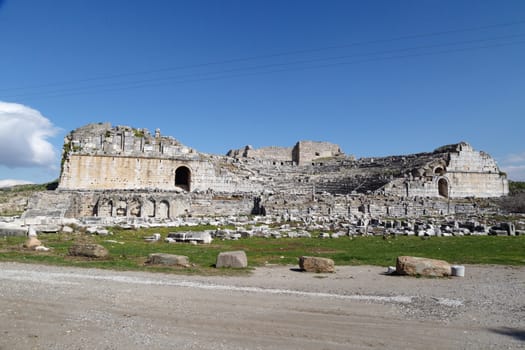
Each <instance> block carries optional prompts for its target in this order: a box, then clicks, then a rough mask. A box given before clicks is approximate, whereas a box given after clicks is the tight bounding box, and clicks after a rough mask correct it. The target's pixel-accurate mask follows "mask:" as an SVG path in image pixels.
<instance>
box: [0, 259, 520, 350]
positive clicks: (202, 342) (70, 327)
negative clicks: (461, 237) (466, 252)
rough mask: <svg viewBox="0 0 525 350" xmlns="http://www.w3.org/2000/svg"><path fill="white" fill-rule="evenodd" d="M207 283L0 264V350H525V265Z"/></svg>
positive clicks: (278, 269)
mask: <svg viewBox="0 0 525 350" xmlns="http://www.w3.org/2000/svg"><path fill="white" fill-rule="evenodd" d="M385 270H386V269H384V268H381V267H372V266H357V267H356V266H344V267H338V268H337V270H336V273H334V274H310V273H303V272H298V271H296V270H295V269H293V268H292V267H282V266H275V267H264V268H257V269H256V270H255V271H254V273H253V274H252V275H251V276H247V277H246V276H243V277H203V276H180V275H168V274H159V273H155V274H151V273H142V272H116V271H107V270H96V269H77V268H69V267H53V266H42V265H25V264H18V263H0V312H1V314H0V349H1V350H7V349H146V348H148V349H175V348H180V349H303V350H307V349H425V350H429V349H524V348H525V267H502V266H468V265H467V266H466V268H465V274H466V276H465V277H464V278H459V277H456V278H447V279H426V278H410V277H400V276H388V275H384V274H382V273H383V272H384V271H385Z"/></svg>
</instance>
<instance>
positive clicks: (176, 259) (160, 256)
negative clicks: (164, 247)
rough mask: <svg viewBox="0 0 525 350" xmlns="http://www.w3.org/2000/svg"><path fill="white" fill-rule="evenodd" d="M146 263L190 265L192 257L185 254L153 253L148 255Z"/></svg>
mask: <svg viewBox="0 0 525 350" xmlns="http://www.w3.org/2000/svg"><path fill="white" fill-rule="evenodd" d="M146 263H147V264H153V265H168V266H184V267H188V266H189V265H190V259H189V258H188V257H187V256H184V255H175V254H165V253H153V254H150V255H149V256H148V260H147V261H146Z"/></svg>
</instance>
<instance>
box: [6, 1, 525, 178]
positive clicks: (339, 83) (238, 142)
mask: <svg viewBox="0 0 525 350" xmlns="http://www.w3.org/2000/svg"><path fill="white" fill-rule="evenodd" d="M0 43H1V46H0V101H1V102H0V181H2V180H6V179H16V180H25V181H31V182H45V181H49V180H53V179H55V178H57V177H58V176H59V170H58V168H59V158H60V150H61V147H62V141H63V137H64V136H65V134H66V133H67V132H69V131H70V130H72V129H75V128H77V127H80V126H82V125H85V124H87V123H92V122H102V121H108V122H111V123H112V124H113V125H130V126H133V127H139V128H148V129H150V130H154V129H155V128H160V129H161V132H162V134H163V135H170V136H173V137H175V138H177V139H179V140H180V141H181V142H183V143H184V144H186V145H188V146H190V147H193V148H196V149H197V150H199V151H202V152H207V153H215V154H225V153H226V152H227V151H228V150H229V149H232V148H240V147H243V146H244V145H247V144H250V145H252V146H254V147H262V146H270V145H277V146H292V145H293V144H295V142H296V141H298V140H318V141H331V142H334V143H337V144H339V145H340V146H341V147H342V148H343V150H344V151H345V152H346V153H347V154H353V155H355V156H356V157H364V156H382V155H393V154H405V153H416V152H425V151H432V150H433V149H435V148H437V147H439V146H441V145H444V144H449V143H455V142H459V141H467V142H469V143H471V144H472V146H473V147H474V148H475V149H478V150H483V151H486V152H488V153H490V154H491V155H493V156H494V157H495V158H496V159H497V160H498V163H499V165H500V167H501V168H503V169H504V170H506V171H507V172H508V173H509V176H510V178H511V179H514V180H525V142H524V141H523V134H524V130H525V118H524V117H525V96H524V95H525V64H524V63H523V62H525V1H521V0H519V1H479V0H476V1H458V0H454V1H386V0H385V1H335V0H334V1H321V0H319V1H307V0H301V1H282V0H279V1H277V0H276V1H273V0H261V1H246V0H237V1H229V0H223V1H212V0H210V1H198V0H191V1H190V0H188V1H175V0H173V1H170V0H165V1H163V0H156V1H149V2H146V1H133V0H126V1H124V0H112V1H102V0H89V1H82V0H50V1H31V0H16V1H15V0H4V1H2V0H0Z"/></svg>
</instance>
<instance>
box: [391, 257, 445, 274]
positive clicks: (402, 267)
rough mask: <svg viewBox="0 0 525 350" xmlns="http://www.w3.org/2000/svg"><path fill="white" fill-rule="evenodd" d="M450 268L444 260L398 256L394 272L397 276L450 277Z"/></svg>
mask: <svg viewBox="0 0 525 350" xmlns="http://www.w3.org/2000/svg"><path fill="white" fill-rule="evenodd" d="M451 271H452V270H451V266H450V264H449V263H448V262H446V261H444V260H437V259H427V258H419V257H414V256H399V257H398V258H397V263H396V272H397V273H398V274H399V275H409V276H427V277H444V276H450V275H451V273H452V272H451Z"/></svg>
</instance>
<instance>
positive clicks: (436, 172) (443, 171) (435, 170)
mask: <svg viewBox="0 0 525 350" xmlns="http://www.w3.org/2000/svg"><path fill="white" fill-rule="evenodd" d="M434 174H436V175H444V174H445V169H443V168H442V167H439V166H438V167H437V168H436V169H434Z"/></svg>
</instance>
